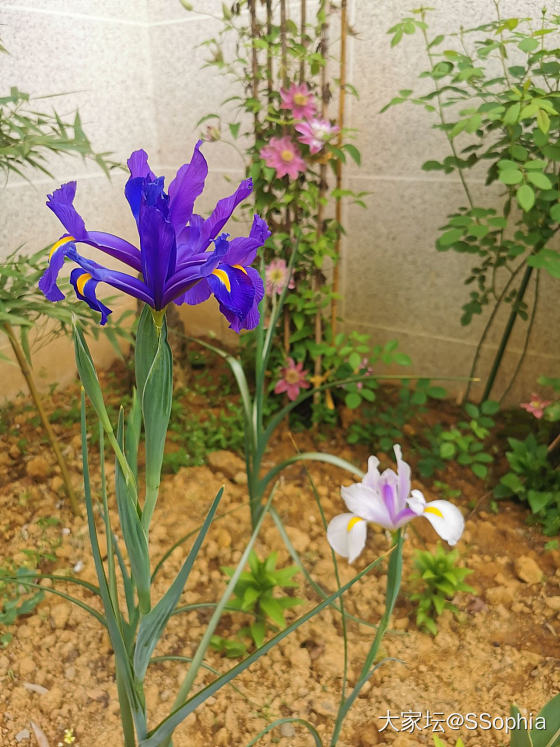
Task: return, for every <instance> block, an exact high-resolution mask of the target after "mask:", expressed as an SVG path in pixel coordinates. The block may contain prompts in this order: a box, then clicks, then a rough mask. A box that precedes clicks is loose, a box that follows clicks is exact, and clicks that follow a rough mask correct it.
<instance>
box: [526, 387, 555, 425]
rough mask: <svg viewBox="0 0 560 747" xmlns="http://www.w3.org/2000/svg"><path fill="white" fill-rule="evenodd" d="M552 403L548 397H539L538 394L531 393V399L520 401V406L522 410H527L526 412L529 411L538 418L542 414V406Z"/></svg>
mask: <svg viewBox="0 0 560 747" xmlns="http://www.w3.org/2000/svg"><path fill="white" fill-rule="evenodd" d="M551 403H552V400H550V399H541V398H540V397H539V395H538V394H535V393H534V392H533V394H531V401H530V402H522V403H521V405H520V407H522V408H523V409H524V410H527V412H530V413H531V415H534V416H535V417H536V418H537V419H539V420H540V418H542V416H543V414H544V408H545V407H548V405H550V404H551Z"/></svg>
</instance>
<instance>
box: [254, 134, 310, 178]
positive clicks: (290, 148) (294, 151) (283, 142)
mask: <svg viewBox="0 0 560 747" xmlns="http://www.w3.org/2000/svg"><path fill="white" fill-rule="evenodd" d="M259 155H260V157H261V158H262V159H264V162H265V163H266V165H267V166H270V168H272V169H276V175H277V176H279V177H282V176H285V175H286V174H287V175H288V176H289V177H290V179H297V177H298V174H300V173H303V172H304V171H305V161H304V160H303V158H302V157H301V155H300V152H299V150H298V147H297V145H296V144H295V143H293V142H292V141H291V140H290V138H289V137H288V136H287V135H286V136H285V137H272V138H270V143H269V144H268V145H265V146H264V148H261V151H260V154H259Z"/></svg>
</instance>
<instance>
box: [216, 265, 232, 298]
mask: <svg viewBox="0 0 560 747" xmlns="http://www.w3.org/2000/svg"><path fill="white" fill-rule="evenodd" d="M212 275H215V276H216V277H217V278H218V280H220V281H221V282H222V283H223V284H224V285H225V286H226V289H227V292H228V293H231V283H230V282H229V278H228V276H227V272H224V270H212Z"/></svg>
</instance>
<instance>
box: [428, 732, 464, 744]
mask: <svg viewBox="0 0 560 747" xmlns="http://www.w3.org/2000/svg"><path fill="white" fill-rule="evenodd" d="M434 747H445V742H442V741H441V739H440V738H439V737H438V735H437V734H434ZM455 747H465V743H464V742H463V740H462V739H461V737H459V738H458V739H457V741H456V742H455Z"/></svg>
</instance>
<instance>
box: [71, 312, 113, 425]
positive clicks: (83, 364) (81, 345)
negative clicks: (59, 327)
mask: <svg viewBox="0 0 560 747" xmlns="http://www.w3.org/2000/svg"><path fill="white" fill-rule="evenodd" d="M73 328H74V352H75V355H76V366H77V367H78V373H79V375H80V380H81V382H82V385H83V387H84V389H85V391H86V394H87V396H88V397H89V399H90V402H91V404H92V405H93V408H94V410H95V412H96V413H97V417H98V418H99V420H100V421H101V423H102V424H103V428H104V429H105V431H106V432H107V433H110V432H111V433H112V432H113V426H112V425H111V421H110V420H109V415H108V414H107V409H106V407H105V402H104V401H103V394H102V392H101V387H100V385H99V379H98V378H97V372H96V370H95V366H94V365H93V360H92V357H91V353H90V352H89V348H88V346H87V344H86V341H85V339H84V336H83V334H82V331H81V330H80V328H79V327H78V326H77V325H76V324H75V322H74V324H73Z"/></svg>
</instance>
